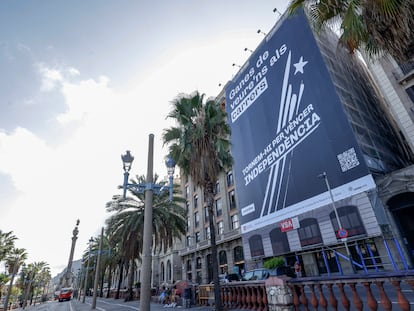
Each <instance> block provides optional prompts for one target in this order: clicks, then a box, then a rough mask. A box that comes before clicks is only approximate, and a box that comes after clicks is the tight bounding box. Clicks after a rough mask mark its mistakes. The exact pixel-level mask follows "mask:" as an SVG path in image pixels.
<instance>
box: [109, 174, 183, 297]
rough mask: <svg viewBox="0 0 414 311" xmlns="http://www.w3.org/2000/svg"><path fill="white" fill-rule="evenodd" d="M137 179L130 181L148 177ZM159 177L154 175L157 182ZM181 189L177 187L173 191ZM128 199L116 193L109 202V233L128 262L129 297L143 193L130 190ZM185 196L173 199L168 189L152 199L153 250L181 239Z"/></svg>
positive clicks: (138, 249)
mask: <svg viewBox="0 0 414 311" xmlns="http://www.w3.org/2000/svg"><path fill="white" fill-rule="evenodd" d="M136 178H137V180H133V179H132V180H131V181H130V183H131V184H137V185H138V184H144V183H145V182H146V178H145V176H137V177H136ZM157 179H158V176H157V175H155V178H154V183H158V182H157ZM159 184H163V183H162V182H161V183H159ZM174 192H175V193H177V192H178V190H177V187H175V190H174ZM128 193H129V194H131V196H128V197H127V198H126V199H123V198H122V197H117V196H114V200H113V201H112V202H110V203H108V204H107V211H108V212H115V213H114V214H113V215H112V216H111V217H109V218H108V219H107V220H106V224H107V232H108V234H110V235H111V239H112V240H113V241H112V243H115V244H119V246H120V250H121V252H122V254H123V256H124V258H125V262H127V263H129V269H128V275H129V280H128V290H129V294H130V297H129V298H132V293H133V290H132V288H133V276H134V273H133V272H134V269H135V259H140V255H141V253H142V243H143V228H144V209H145V197H144V194H143V193H141V192H139V191H137V190H134V189H132V188H129V189H128ZM182 202H183V198H181V197H178V196H174V197H173V200H172V202H170V200H169V195H168V193H167V192H162V193H160V194H159V195H157V196H154V200H153V215H152V217H153V221H152V225H153V230H152V232H153V245H154V250H159V251H160V250H161V249H164V250H166V249H168V248H169V247H172V245H173V241H174V239H175V238H180V237H181V236H182V235H183V234H184V233H185V231H186V218H185V217H186V211H185V209H184V208H183V207H182V206H181V203H182Z"/></svg>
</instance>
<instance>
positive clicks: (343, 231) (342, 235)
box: [338, 228, 348, 239]
mask: <svg viewBox="0 0 414 311" xmlns="http://www.w3.org/2000/svg"><path fill="white" fill-rule="evenodd" d="M338 236H339V237H340V238H341V239H345V238H347V237H348V230H346V229H344V228H341V229H339V230H338Z"/></svg>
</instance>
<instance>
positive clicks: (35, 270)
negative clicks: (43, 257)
mask: <svg viewBox="0 0 414 311" xmlns="http://www.w3.org/2000/svg"><path fill="white" fill-rule="evenodd" d="M48 268H49V265H48V264H47V263H46V262H45V261H39V262H34V263H30V264H28V265H27V266H26V267H25V269H24V270H25V271H24V272H25V275H26V276H27V280H25V281H27V286H26V288H25V293H24V298H23V309H24V308H25V307H26V305H27V299H28V298H29V295H30V294H31V293H32V292H33V289H34V287H36V285H37V283H38V282H37V280H38V275H39V274H41V273H42V271H43V270H45V269H48Z"/></svg>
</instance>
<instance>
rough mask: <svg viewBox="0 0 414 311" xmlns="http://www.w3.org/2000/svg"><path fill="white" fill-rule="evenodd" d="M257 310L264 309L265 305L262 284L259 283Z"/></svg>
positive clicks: (257, 288)
mask: <svg viewBox="0 0 414 311" xmlns="http://www.w3.org/2000/svg"><path fill="white" fill-rule="evenodd" d="M256 310H257V311H262V310H263V306H262V287H261V286H260V285H258V286H257V287H256Z"/></svg>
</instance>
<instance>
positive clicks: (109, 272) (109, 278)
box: [106, 264, 112, 298]
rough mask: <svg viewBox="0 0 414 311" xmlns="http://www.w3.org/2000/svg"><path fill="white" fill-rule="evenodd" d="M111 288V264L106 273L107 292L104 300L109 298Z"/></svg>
mask: <svg viewBox="0 0 414 311" xmlns="http://www.w3.org/2000/svg"><path fill="white" fill-rule="evenodd" d="M111 287H112V264H110V265H109V271H108V291H107V292H106V298H109V297H110V295H111Z"/></svg>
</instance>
